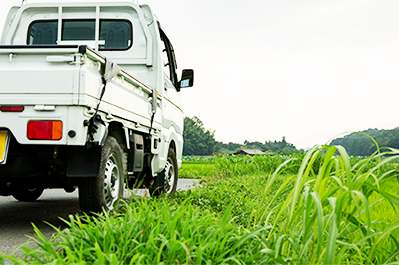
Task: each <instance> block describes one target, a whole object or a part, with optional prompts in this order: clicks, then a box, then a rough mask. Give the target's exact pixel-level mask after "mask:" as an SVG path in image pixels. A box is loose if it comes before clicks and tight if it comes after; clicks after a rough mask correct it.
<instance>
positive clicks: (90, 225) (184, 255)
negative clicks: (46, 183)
mask: <svg viewBox="0 0 399 265" xmlns="http://www.w3.org/2000/svg"><path fill="white" fill-rule="evenodd" d="M232 220H233V219H232V216H231V207H229V208H228V209H227V211H226V212H225V213H224V214H223V216H221V217H220V218H219V217H216V216H215V214H214V213H212V212H210V211H207V210H202V209H200V208H195V207H193V206H192V205H191V204H190V203H188V202H187V201H184V202H182V203H181V204H176V203H173V202H171V201H170V200H155V199H154V200H149V201H147V200H137V201H136V203H134V204H126V205H125V207H123V209H122V210H121V211H120V212H119V213H116V214H108V213H104V214H103V215H99V216H98V217H96V218H92V217H87V216H85V217H78V216H77V217H71V218H70V220H69V221H65V222H66V223H67V224H68V225H69V226H70V228H69V229H66V230H63V231H61V230H59V229H57V228H55V227H54V229H55V230H56V231H57V236H56V237H55V238H53V239H52V240H48V239H46V237H45V236H44V235H43V234H42V233H41V232H40V231H39V230H38V229H37V228H36V227H35V231H36V233H37V238H36V239H34V240H35V242H36V244H37V248H33V249H31V248H28V247H22V250H23V251H24V252H25V253H24V255H23V256H22V258H21V259H18V258H14V257H13V256H4V258H8V259H9V260H11V261H12V262H13V263H14V264H26V263H28V264H250V263H253V262H255V261H256V262H263V261H264V262H267V257H266V256H265V255H264V254H263V253H262V251H261V250H262V244H261V242H262V241H263V239H262V237H264V236H265V234H264V233H263V231H264V230H265V229H267V228H266V227H263V228H259V229H256V230H251V231H249V230H246V229H243V228H240V227H238V226H236V225H235V224H234V222H233V221H232Z"/></svg>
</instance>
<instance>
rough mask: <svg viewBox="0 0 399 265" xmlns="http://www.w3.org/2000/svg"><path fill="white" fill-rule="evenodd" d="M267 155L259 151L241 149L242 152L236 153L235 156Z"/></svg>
mask: <svg viewBox="0 0 399 265" xmlns="http://www.w3.org/2000/svg"><path fill="white" fill-rule="evenodd" d="M266 154H267V153H265V152H262V151H261V150H259V149H241V150H240V151H237V152H235V153H234V155H250V156H253V155H266Z"/></svg>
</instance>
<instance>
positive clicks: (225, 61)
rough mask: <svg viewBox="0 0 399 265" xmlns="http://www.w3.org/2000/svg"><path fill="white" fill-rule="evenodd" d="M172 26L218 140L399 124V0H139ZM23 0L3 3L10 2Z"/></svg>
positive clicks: (311, 135)
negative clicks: (192, 72)
mask: <svg viewBox="0 0 399 265" xmlns="http://www.w3.org/2000/svg"><path fill="white" fill-rule="evenodd" d="M139 2H140V3H149V4H150V5H151V6H152V8H153V10H154V13H156V14H157V16H158V18H159V19H160V21H161V23H162V24H163V25H164V27H165V28H166V32H167V33H168V34H169V38H170V39H171V41H172V43H173V45H174V47H175V50H176V56H177V62H178V66H179V68H180V70H182V69H184V68H193V69H194V70H195V86H194V87H193V88H187V89H183V90H182V92H181V94H182V97H183V100H184V109H185V115H187V116H189V117H193V116H197V117H198V118H199V119H201V120H202V121H203V123H204V125H205V128H207V129H211V130H215V131H216V132H215V136H216V139H217V140H218V141H222V142H225V143H228V142H238V143H243V142H244V140H248V141H260V142H264V141H267V140H271V141H274V140H278V141H279V140H281V138H282V137H283V136H285V137H286V140H287V141H288V142H290V143H293V144H294V145H295V146H296V147H297V148H307V147H311V146H313V145H314V144H324V143H326V142H328V141H329V140H330V139H331V138H333V137H335V136H337V135H339V134H341V133H345V132H349V131H358V130H365V129H368V128H379V129H393V128H395V127H399V123H398V121H399V104H398V101H399V97H398V96H399V1H398V0H379V1H377V0H246V1H236V0H233V1H231V0H230V1H227V0H219V1H215V0H212V1H211V0H201V1H190V0H139ZM20 3H21V1H19V0H18V1H17V0H14V1H2V3H1V11H0V14H1V17H2V21H1V25H0V26H1V28H2V26H3V22H4V19H5V13H6V11H5V10H8V8H9V6H11V5H20Z"/></svg>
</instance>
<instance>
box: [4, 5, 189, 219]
mask: <svg viewBox="0 0 399 265" xmlns="http://www.w3.org/2000/svg"><path fill="white" fill-rule="evenodd" d="M176 69H177V66H176V60H175V55H174V50H173V47H172V45H171V43H170V41H169V39H168V37H167V35H166V34H165V31H164V29H163V27H162V26H161V24H160V23H159V21H158V20H157V18H156V17H155V16H154V14H153V12H152V10H151V9H150V7H149V6H148V5H139V4H136V3H134V2H133V1H127V0H119V1H116V2H111V1H108V2H107V1H103V0H85V1H78V0H75V1H68V0H63V1H56V0H53V1H50V0H28V1H24V2H23V4H22V5H21V6H20V7H13V8H12V9H11V10H10V11H9V14H8V16H7V18H6V23H5V26H4V29H3V34H2V37H1V42H0V80H1V81H0V83H1V86H0V195H2V196H10V195H12V196H13V197H14V198H16V199H17V200H20V201H35V200H37V199H38V198H39V197H40V195H41V194H42V192H43V190H44V189H48V188H63V189H65V191H67V192H72V191H74V190H75V189H76V188H78V190H79V202H80V207H81V210H82V211H84V212H87V213H90V212H100V211H102V210H103V209H105V210H112V209H113V208H114V207H115V203H116V202H117V201H118V199H119V198H120V197H122V196H123V191H124V188H125V185H126V186H127V187H130V188H133V187H146V188H148V189H149V190H150V192H151V193H152V194H155V195H158V194H160V193H167V194H168V193H173V192H174V191H175V190H176V185H177V179H178V168H179V167H180V165H181V157H182V148H183V111H182V106H181V99H180V95H179V92H180V88H182V87H190V86H192V85H193V76H194V74H193V70H191V69H187V70H183V71H182V74H181V79H180V80H179V79H178V74H177V70H176Z"/></svg>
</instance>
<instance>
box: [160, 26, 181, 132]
mask: <svg viewBox="0 0 399 265" xmlns="http://www.w3.org/2000/svg"><path fill="white" fill-rule="evenodd" d="M160 34H161V40H162V58H163V64H164V100H163V103H162V105H163V106H162V107H163V121H162V124H163V126H164V127H166V128H168V129H170V128H171V127H173V128H174V130H175V131H176V133H178V134H183V131H182V130H183V122H182V121H183V119H182V116H183V110H182V104H181V99H180V95H179V91H178V79H177V74H176V68H177V65H176V60H175V55H174V50H173V46H172V44H171V43H170V41H169V39H168V37H167V36H166V34H165V33H164V32H163V31H162V29H160Z"/></svg>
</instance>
